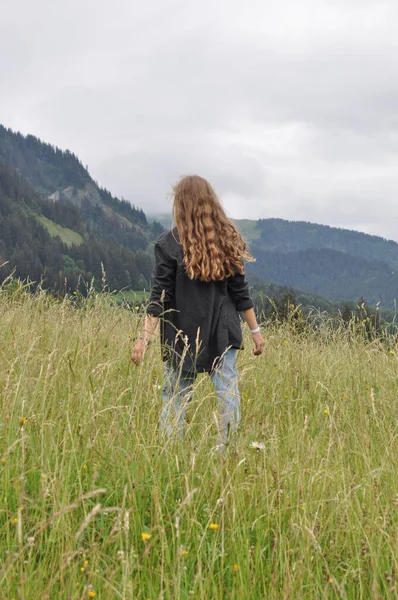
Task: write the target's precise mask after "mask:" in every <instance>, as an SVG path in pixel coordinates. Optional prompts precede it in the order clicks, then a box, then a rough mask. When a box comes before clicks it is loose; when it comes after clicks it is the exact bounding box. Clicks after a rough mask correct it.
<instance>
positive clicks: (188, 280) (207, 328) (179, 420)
mask: <svg viewBox="0 0 398 600" xmlns="http://www.w3.org/2000/svg"><path fill="white" fill-rule="evenodd" d="M173 220H174V222H175V225H176V227H174V229H172V230H171V231H167V232H165V233H162V235H161V236H160V237H159V239H158V241H157V242H156V245H155V266H154V270H153V275H152V292H151V297H150V301H149V305H148V308H147V316H146V319H145V327H144V331H143V333H142V335H141V336H140V337H139V339H138V341H137V344H136V346H135V348H134V349H133V351H132V354H131V359H132V361H133V363H134V364H136V365H138V364H139V363H140V362H141V361H142V359H143V357H144V354H145V351H146V349H147V346H148V344H149V341H150V339H151V337H152V335H153V334H154V332H155V330H156V327H157V324H158V322H159V321H160V324H161V331H160V335H161V346H162V353H163V360H164V361H165V363H166V364H165V378H164V387H163V393H162V402H163V408H162V416H161V431H163V432H164V433H165V434H166V435H167V436H168V437H169V436H170V434H171V432H172V430H173V427H174V428H177V429H181V428H182V427H183V425H184V422H185V409H186V404H187V402H188V401H189V399H190V397H191V395H192V389H193V383H194V380H195V378H196V375H197V374H198V373H200V372H207V373H209V374H210V377H211V379H212V382H213V384H214V388H215V391H216V394H217V399H218V404H219V409H220V416H219V442H220V444H221V445H224V444H225V443H226V441H227V439H228V436H229V434H230V432H231V433H232V432H236V430H237V427H238V424H239V421H240V397H239V389H238V371H237V367H236V359H237V352H238V350H239V349H240V348H242V331H241V327H240V320H239V315H238V312H242V314H243V317H244V319H245V321H246V323H247V324H248V326H249V328H250V331H251V334H252V339H253V342H254V344H255V348H254V350H253V354H254V355H256V356H257V355H259V354H261V353H262V352H263V349H264V340H263V338H262V335H261V333H260V328H259V326H258V324H257V320H256V316H255V313H254V310H253V301H252V299H251V298H250V295H249V291H248V285H247V282H246V279H245V275H244V268H243V262H244V261H245V260H253V259H252V257H251V255H250V253H249V251H248V250H247V248H246V244H245V242H244V240H243V238H242V236H241V235H240V234H239V232H238V231H237V230H236V228H235V227H234V225H233V224H232V223H231V222H230V221H229V220H228V218H227V216H226V214H225V212H224V210H223V208H222V206H221V203H220V201H219V200H218V198H217V196H216V194H215V192H214V190H213V188H212V187H211V185H210V184H209V183H208V182H207V181H206V180H205V179H203V178H202V177H198V176H196V175H192V176H188V177H184V178H183V179H182V180H181V181H180V182H179V183H178V184H177V185H176V186H175V187H174V203H173Z"/></svg>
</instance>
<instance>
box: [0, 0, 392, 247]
mask: <svg viewBox="0 0 398 600" xmlns="http://www.w3.org/2000/svg"><path fill="white" fill-rule="evenodd" d="M397 23H398V0H385V1H383V0H200V1H196V0H194V1H189V0H145V1H144V0H139V1H137V0H112V2H110V1H107V0H102V1H101V0H95V1H94V0H68V1H65V2H57V1H55V0H35V2H32V1H31V0H12V2H11V1H10V0H0V122H1V123H3V124H4V125H5V126H8V127H12V128H13V129H15V130H19V131H21V132H23V133H33V134H35V135H38V136H39V137H40V138H41V139H43V140H45V141H48V142H51V143H53V144H55V145H57V146H59V147H61V148H63V149H66V148H69V149H71V150H72V151H74V152H75V153H76V154H78V156H79V157H80V158H81V160H82V162H83V163H84V164H88V166H89V170H90V172H91V175H92V176H93V177H94V178H95V179H97V180H98V181H99V182H100V183H101V184H102V185H104V186H106V187H107V188H109V189H110V190H111V191H112V192H113V193H114V194H116V195H118V196H123V197H125V198H127V199H129V200H131V201H132V202H133V203H134V204H136V205H138V206H141V207H142V208H143V209H144V211H145V212H146V213H148V214H153V213H156V212H160V213H165V212H169V210H170V200H169V199H168V198H167V194H168V193H169V192H170V191H171V185H172V184H173V183H174V182H175V181H176V180H177V179H178V178H179V176H180V175H182V174H187V173H197V174H200V175H202V176H204V177H206V178H208V179H209V180H210V181H211V182H212V183H213V185H214V187H215V189H216V191H217V192H218V194H219V196H220V197H221V199H222V201H223V203H224V206H225V208H226V210H227V213H228V214H229V215H230V216H232V217H236V218H259V217H263V218H267V217H281V218H286V219H293V220H306V221H313V222H318V223H325V224H329V225H336V226H340V227H346V228H350V229H358V230H362V231H365V232H368V233H374V234H378V235H382V236H384V237H387V238H391V239H395V240H398V35H397Z"/></svg>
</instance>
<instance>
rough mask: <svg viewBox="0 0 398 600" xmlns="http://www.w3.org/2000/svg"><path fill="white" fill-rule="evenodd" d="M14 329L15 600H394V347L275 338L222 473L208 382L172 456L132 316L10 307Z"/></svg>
mask: <svg viewBox="0 0 398 600" xmlns="http://www.w3.org/2000/svg"><path fill="white" fill-rule="evenodd" d="M0 315H1V329H0V331H1V334H0V336H1V337H0V363H1V370H0V398H1V404H0V414H1V424H0V425H1V429H0V460H1V464H0V598H1V599H7V600H11V599H17V598H18V599H24V600H30V599H32V600H33V599H41V600H42V599H51V600H52V599H58V598H61V599H85V598H90V597H91V598H93V597H95V598H100V599H106V600H108V599H118V598H123V599H124V598H126V599H133V598H134V599H140V600H148V599H151V600H155V599H161V598H164V599H177V600H178V599H181V600H182V599H188V598H193V599H226V598H228V599H229V598H231V599H250V600H251V599H253V600H261V599H265V598H267V599H268V598H269V599H280V598H289V599H290V598H292V599H305V600H307V599H308V600H311V599H320V598H347V599H351V598H365V599H369V598H377V599H378V598H396V597H397V596H398V589H397V577H398V570H397V566H398V564H397V563H398V479H397V472H398V436H397V434H398V420H397V412H398V398H397V395H398V377H397V375H398V363H397V357H396V355H395V349H394V346H393V345H392V344H391V345H390V346H386V345H381V344H379V343H378V342H373V343H372V344H367V345H365V344H364V342H362V341H360V340H359V339H355V338H354V337H352V336H349V335H348V333H347V332H344V331H337V332H334V331H332V330H331V329H329V327H328V325H327V323H326V322H325V323H324V324H323V325H321V326H320V328H319V329H318V330H317V333H316V335H315V334H309V333H301V334H297V333H295V332H294V331H293V330H291V329H290V327H289V325H285V326H283V327H280V328H267V329H266V330H265V337H266V340H267V347H266V353H265V355H264V356H262V357H260V358H258V359H255V358H254V357H253V356H252V355H251V354H250V352H249V346H250V342H249V341H248V343H247V344H246V346H247V349H246V350H244V351H243V352H242V353H241V355H240V359H239V365H240V384H241V393H242V409H243V419H242V424H241V431H240V434H239V436H238V438H237V440H236V441H235V442H234V443H233V444H232V445H231V447H230V448H228V450H227V452H226V453H225V454H224V455H220V454H219V453H217V452H216V451H214V450H213V448H214V446H215V443H216V427H215V411H216V404H215V398H214V395H213V392H212V389H211V387H210V386H209V382H208V380H207V379H206V377H201V378H199V379H198V381H197V384H196V395H195V399H194V401H193V402H192V405H191V407H190V410H189V424H188V426H187V429H186V436H185V440H184V441H181V440H178V439H175V438H173V439H171V440H170V441H169V442H166V443H160V442H159V441H158V436H157V428H158V420H159V415H160V400H159V386H161V383H162V365H161V361H160V358H159V348H158V347H157V346H156V344H155V345H153V346H151V347H150V349H149V351H148V355H147V357H146V359H145V363H144V365H143V366H142V367H140V368H138V369H136V368H133V366H132V365H131V364H130V360H129V353H130V350H131V347H132V343H133V339H134V338H135V336H136V334H137V331H138V326H139V323H138V319H139V316H138V315H134V314H132V313H130V312H129V311H127V310H123V309H121V308H117V307H114V306H111V305H109V302H107V301H104V300H103V299H101V298H100V297H97V298H92V299H89V300H88V301H87V303H86V304H84V305H83V306H82V307H80V308H79V309H77V308H74V307H73V306H72V304H71V303H69V302H68V301H65V302H63V303H62V302H58V301H55V300H53V299H51V298H50V297H48V296H46V295H45V294H42V295H39V296H36V297H33V296H30V295H28V294H25V293H24V292H23V291H21V290H15V289H14V291H13V292H12V293H10V292H6V291H0ZM252 442H258V444H259V449H257V450H256V449H254V448H251V447H250V445H251V443H252ZM262 445H263V446H262Z"/></svg>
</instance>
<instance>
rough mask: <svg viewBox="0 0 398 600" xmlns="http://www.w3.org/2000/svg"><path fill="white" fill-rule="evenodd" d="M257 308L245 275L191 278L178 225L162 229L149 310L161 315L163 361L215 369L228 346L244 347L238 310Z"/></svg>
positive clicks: (187, 370)
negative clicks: (185, 263)
mask: <svg viewBox="0 0 398 600" xmlns="http://www.w3.org/2000/svg"><path fill="white" fill-rule="evenodd" d="M252 307H253V301H252V299H251V298H250V295H249V288H248V284H247V282H246V279H245V276H244V275H240V274H239V273H237V274H236V275H234V276H233V277H228V278H226V279H224V280H222V281H211V282H204V281H200V280H199V279H190V278H189V277H188V275H187V273H186V271H185V269H184V265H183V252H182V245H181V243H180V241H179V236H178V231H177V229H176V228H174V229H173V230H172V231H167V232H165V233H162V235H161V236H160V237H159V239H158V240H157V242H156V244H155V265H154V268H153V273H152V291H151V297H150V301H149V305H148V308H147V314H149V315H153V316H156V317H161V328H160V334H161V344H162V352H163V360H170V361H171V362H172V364H173V366H174V368H179V367H180V366H181V369H182V371H183V372H184V373H192V374H194V373H196V372H203V371H207V372H210V371H211V370H212V369H213V368H214V366H215V365H216V363H217V359H218V358H219V357H220V356H221V355H222V354H223V353H224V352H225V350H226V349H227V348H228V347H233V348H241V347H242V330H241V326H240V319H239V315H238V311H243V310H247V309H248V308H252ZM181 363H182V364H181Z"/></svg>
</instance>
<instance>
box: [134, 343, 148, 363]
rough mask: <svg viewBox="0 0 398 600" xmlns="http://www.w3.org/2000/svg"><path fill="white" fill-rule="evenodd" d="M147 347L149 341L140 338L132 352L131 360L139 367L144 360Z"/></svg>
mask: <svg viewBox="0 0 398 600" xmlns="http://www.w3.org/2000/svg"><path fill="white" fill-rule="evenodd" d="M146 349H147V343H146V342H145V340H138V342H137V343H136V345H135V346H134V348H133V350H132V352H131V360H132V362H133V363H134V364H135V365H136V366H137V367H138V365H139V364H140V363H142V361H143V360H144V356H145V352H146Z"/></svg>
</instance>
